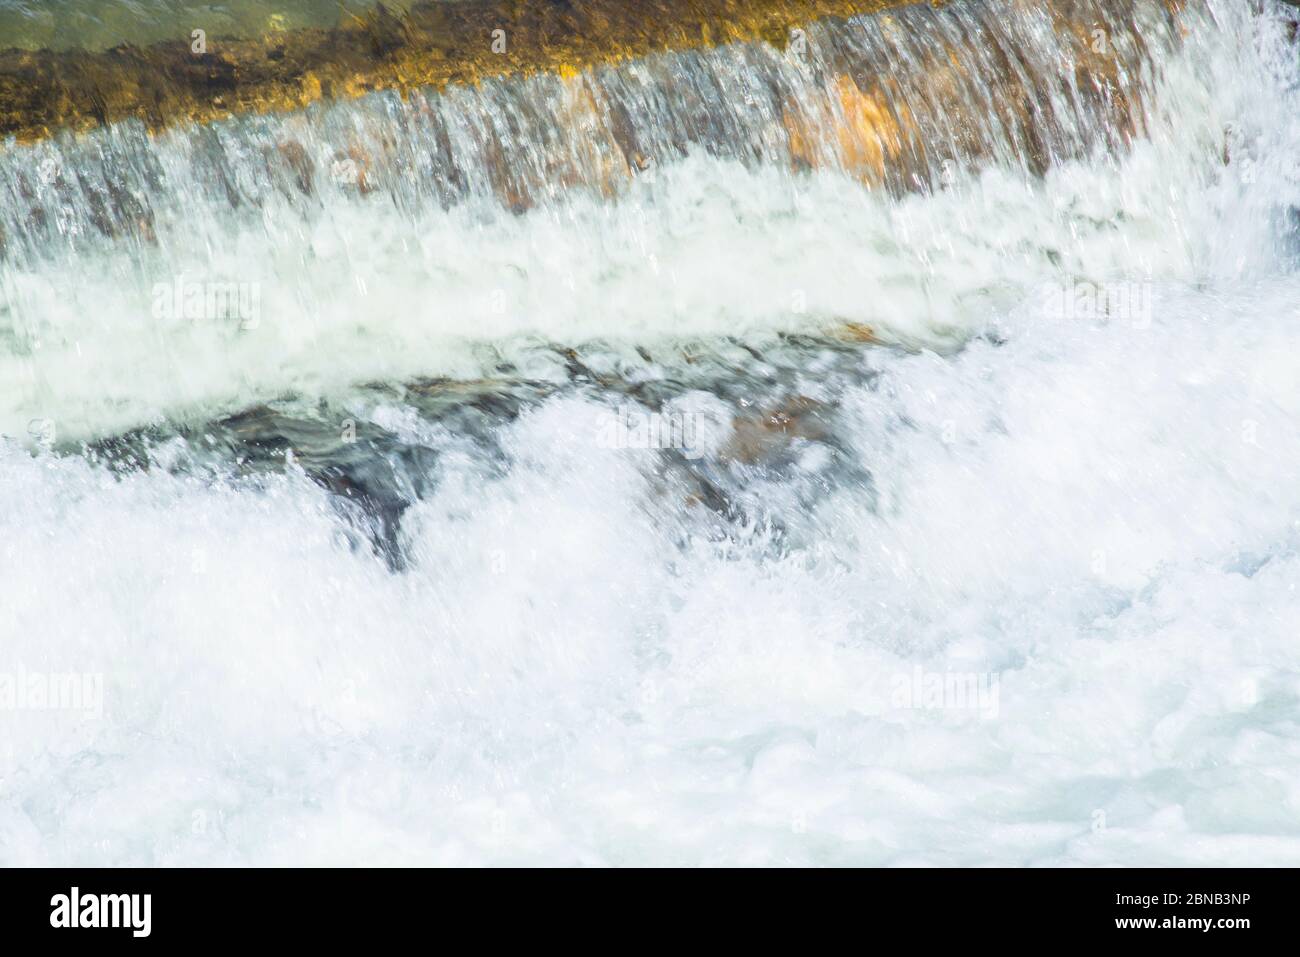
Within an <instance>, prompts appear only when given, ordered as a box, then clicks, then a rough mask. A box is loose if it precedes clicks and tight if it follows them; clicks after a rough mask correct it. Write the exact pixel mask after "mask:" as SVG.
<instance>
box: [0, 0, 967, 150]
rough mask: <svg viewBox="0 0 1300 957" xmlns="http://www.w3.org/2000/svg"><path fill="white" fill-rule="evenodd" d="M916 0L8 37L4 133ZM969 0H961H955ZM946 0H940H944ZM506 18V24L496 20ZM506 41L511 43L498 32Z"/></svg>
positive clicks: (216, 105) (365, 84)
mask: <svg viewBox="0 0 1300 957" xmlns="http://www.w3.org/2000/svg"><path fill="white" fill-rule="evenodd" d="M905 2H907V0H639V2H628V0H568V2H566V3H563V4H551V3H524V2H521V0H467V2H459V3H443V2H436V0H424V2H420V3H417V4H415V5H414V6H412V7H411V9H410V10H409V11H408V12H406V13H404V14H401V15H398V14H394V13H392V12H390V11H388V10H386V9H385V8H384V7H382V6H379V7H377V8H376V9H374V10H372V11H371V12H370V13H369V14H367V15H366V16H364V17H360V18H355V19H354V21H353V22H350V23H348V24H346V25H344V26H340V27H336V28H334V29H329V30H325V29H319V28H306V29H301V30H293V31H280V30H272V31H268V33H267V34H266V35H265V36H263V37H259V38H245V39H237V38H230V39H223V38H220V37H209V38H208V40H207V51H206V52H205V53H203V54H196V53H194V52H192V50H191V47H190V40H189V37H188V36H186V37H183V38H177V40H176V41H174V42H165V43H158V44H154V45H151V46H148V47H135V46H131V45H129V44H124V45H122V46H118V47H114V48H113V49H110V50H106V51H103V52H86V51H81V50H68V51H49V50H38V51H30V50H5V51H0V136H15V137H17V138H18V139H19V140H22V141H29V140H36V139H42V138H45V137H47V136H50V135H52V134H53V133H54V132H55V131H57V130H59V129H62V128H70V129H73V130H87V129H93V128H95V127H97V126H102V125H105V124H108V123H113V122H118V121H121V120H126V119H138V120H141V121H143V122H144V123H145V124H146V125H147V126H149V127H150V128H151V129H157V128H160V127H163V126H166V125H168V124H172V123H176V122H181V121H185V120H193V121H197V122H206V121H210V120H214V119H219V118H222V117H226V116H229V115H231V114H234V113H244V112H269V111H274V110H292V109H297V108H301V107H303V106H305V105H307V104H309V103H311V102H314V101H316V100H319V99H322V98H334V97H357V96H361V95H364V94H365V93H369V92H372V91H374V90H382V89H395V90H399V91H401V92H402V93H403V94H406V93H408V92H410V91H411V90H414V89H418V88H421V87H433V88H435V89H440V88H442V87H445V86H447V85H448V84H453V83H471V84H472V83H478V82H480V81H482V80H483V79H485V78H487V77H493V76H509V75H521V74H522V75H527V74H532V73H538V72H548V73H560V72H566V73H570V74H576V73H580V72H582V71H584V70H586V69H588V68H589V67H591V66H593V65H596V64H601V63H612V62H619V61H622V60H627V59H631V58H634V57H640V56H645V55H647V54H649V53H653V52H656V51H660V50H668V49H682V48H689V47H699V46H709V45H713V44H716V43H722V42H732V41H741V40H745V41H757V40H762V39H768V40H771V39H773V38H776V39H778V40H780V39H782V38H788V37H789V36H790V33H791V31H792V30H793V29H795V28H796V27H801V26H806V25H807V24H809V23H811V22H812V21H814V20H818V19H821V18H826V17H847V16H852V15H855V14H860V13H870V12H874V11H877V10H880V9H884V8H887V7H891V6H901V5H903V4H904V3H905ZM955 2H960V0H955ZM936 5H941V3H938V2H937V3H936ZM496 31H504V32H503V33H496ZM495 40H501V41H504V50H502V49H500V43H497V44H496V47H497V49H496V50H494V41H495Z"/></svg>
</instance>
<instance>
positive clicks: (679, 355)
mask: <svg viewBox="0 0 1300 957" xmlns="http://www.w3.org/2000/svg"><path fill="white" fill-rule="evenodd" d="M1291 9H1292V8H1290V7H1289V6H1287V5H1284V4H1283V3H1281V2H1280V0H1264V2H1262V3H1259V4H1244V3H1231V2H1226V0H1119V2H1103V0H956V2H953V3H950V4H947V5H944V6H939V7H932V6H930V5H927V4H917V5H910V6H903V7H899V8H897V9H892V10H889V11H883V12H880V13H875V14H870V15H862V16H858V17H852V18H848V19H836V18H828V19H824V20H819V21H817V22H814V23H810V24H808V25H807V27H806V29H803V30H802V31H800V32H797V33H794V34H790V35H789V36H787V37H785V38H784V42H783V44H778V45H774V44H771V43H767V42H758V41H755V42H737V43H726V44H721V45H717V46H701V47H697V48H691V49H680V50H671V51H663V52H657V53H653V54H651V55H648V56H642V57H636V58H634V59H630V60H617V61H612V62H610V63H607V64H601V65H597V66H594V67H591V68H585V69H582V70H573V71H565V72H563V73H562V74H561V73H554V72H549V73H548V72H540V73H536V74H533V75H529V76H502V77H495V78H491V77H490V78H486V79H484V80H483V81H482V82H480V83H478V84H476V85H456V84H452V85H449V86H447V87H446V88H444V89H439V90H434V89H421V90H414V91H410V90H408V91H404V92H398V91H396V90H388V91H378V92H373V93H369V94H367V95H365V96H363V97H360V98H357V99H340V100H335V101H330V100H327V99H323V100H321V101H320V102H318V103H315V104H313V105H311V106H309V107H307V108H305V109H303V110H299V111H294V112H272V113H268V114H265V115H254V114H245V115H239V116H236V117H233V118H230V119H222V120H217V121H214V122H210V123H203V124H192V123H176V124H174V125H171V126H168V127H167V128H164V129H157V130H149V129H146V128H145V126H144V125H143V123H141V122H140V121H138V120H126V121H123V122H119V123H114V124H110V125H108V126H105V127H104V128H101V129H96V130H93V131H90V132H84V131H83V132H77V133H73V132H70V131H63V132H56V133H55V134H54V135H52V136H50V137H48V138H46V139H43V140H39V141H35V142H22V143H19V142H17V141H10V142H8V143H5V144H0V503H2V504H0V588H2V589H3V593H4V596H5V604H4V608H3V610H0V676H3V675H5V674H11V673H14V672H15V670H16V669H18V668H19V667H21V668H23V669H26V670H27V671H42V670H43V671H44V672H55V671H66V672H76V673H78V674H80V673H87V674H94V675H99V676H100V677H101V678H102V680H103V695H104V697H103V708H102V714H99V715H96V716H94V717H93V720H87V719H86V716H85V715H83V714H77V713H58V714H55V713H49V712H42V711H22V710H21V709H19V710H16V711H15V712H14V713H13V714H11V715H9V716H8V717H9V718H12V719H13V720H12V721H11V722H10V729H9V730H7V731H6V732H5V736H4V737H3V738H0V860H5V861H11V862H29V863H55V862H68V861H75V862H79V863H119V862H131V863H175V862H193V863H209V862H210V863H237V862H256V863H266V862H277V863H278V862H299V863H301V862H305V861H309V860H318V859H328V860H332V861H334V860H337V861H356V860H365V861H384V862H397V861H421V862H430V861H436V862H442V863H461V862H480V861H517V862H525V861H537V860H550V861H555V860H564V861H574V862H578V861H586V862H600V863H622V862H653V863H666V862H688V861H689V862H712V863H755V862H764V861H774V860H794V861H800V862H819V863H847V862H859V863H918V862H924V863H977V862H987V861H989V860H994V861H996V862H1000V863H1031V862H1032V863H1056V864H1063V863H1071V864H1077V863H1198V862H1199V863H1226V862H1239V863H1240V862H1249V863H1252V864H1255V863H1268V862H1284V861H1285V862H1292V863H1294V862H1295V861H1297V860H1300V834H1298V833H1297V832H1296V830H1295V826H1294V821H1295V820H1296V812H1298V811H1300V784H1298V781H1300V778H1297V775H1296V771H1295V768H1296V758H1295V751H1294V748H1295V745H1294V727H1295V723H1296V721H1297V720H1300V689H1298V688H1297V686H1296V684H1295V681H1294V667H1293V664H1291V662H1293V660H1294V655H1293V645H1294V635H1293V634H1292V631H1293V627H1291V626H1288V624H1287V622H1288V621H1292V622H1293V621H1294V620H1295V619H1296V617H1297V616H1298V615H1300V595H1298V594H1297V593H1296V586H1295V582H1296V580H1297V573H1298V572H1300V538H1298V537H1297V529H1300V501H1298V500H1297V499H1296V496H1295V492H1294V490H1295V488H1297V487H1300V485H1298V484H1297V479H1300V451H1298V450H1297V449H1296V447H1295V436H1296V434H1297V429H1296V426H1297V424H1298V423H1300V391H1298V390H1297V385H1296V383H1297V381H1300V379H1298V377H1297V376H1296V366H1295V363H1296V356H1297V354H1298V352H1300V350H1297V348H1296V335H1297V333H1296V328H1297V322H1300V316H1297V314H1296V308H1297V305H1296V304H1297V302H1300V279H1298V278H1297V270H1296V267H1297V263H1298V262H1300V213H1298V212H1297V209H1300V169H1297V165H1296V159H1295V158H1296V156H1297V155H1300V151H1298V150H1300V123H1298V122H1297V115H1298V113H1300V111H1298V110H1297V106H1300V68H1298V66H1297V52H1296V51H1297V48H1296V46H1295V45H1294V39H1293V37H1292V38H1289V37H1288V29H1287V24H1288V22H1289V20H1293V19H1294V15H1293V14H1292V13H1291ZM0 45H2V44H0ZM952 674H959V675H978V676H981V677H982V678H983V679H988V680H985V682H984V684H982V685H980V687H981V688H984V689H985V691H986V692H988V694H986V695H985V697H983V698H980V699H979V700H978V701H977V702H976V703H975V705H973V706H971V707H966V708H964V709H963V708H956V709H946V708H930V707H928V706H925V705H924V704H923V703H921V702H919V701H917V700H914V694H913V692H914V689H923V688H924V687H925V686H926V681H927V680H928V678H929V677H931V676H933V675H940V676H942V675H952ZM3 691H4V686H3V683H2V682H0V704H3V700H4V699H3ZM900 695H902V696H903V697H906V698H907V700H906V701H905V702H904V701H901V699H900ZM142 741H147V742H148V743H147V744H142V743H141V742H142ZM1098 811H1102V812H1104V813H1103V817H1104V819H1105V820H1106V821H1107V822H1108V823H1107V826H1106V828H1103V829H1101V830H1099V829H1098V828H1097V827H1096V820H1097V817H1096V815H1097V813H1098ZM105 816H107V817H108V818H111V819H112V820H113V821H115V822H116V823H115V825H114V827H113V828H111V829H110V833H108V835H107V836H106V837H103V838H101V839H98V840H96V841H95V842H93V843H92V842H91V841H90V840H89V839H88V838H89V835H91V834H92V833H93V834H96V835H99V834H101V833H102V831H99V830H96V828H97V827H99V826H101V824H102V821H103V820H104V819H105ZM92 818H94V820H95V821H97V822H100V823H99V824H96V825H94V826H92V824H91V819H92ZM197 821H202V822H203V826H202V827H199V826H197V824H196V823H195V822H197ZM702 822H707V825H708V826H707V827H703V825H702ZM792 822H794V823H792ZM705 831H707V832H708V833H705ZM325 834H329V835H331V836H332V837H331V839H330V841H329V842H328V850H322V849H321V848H322V847H324V844H325V842H323V841H322V836H323V835H325ZM1169 834H1175V835H1180V836H1182V837H1185V838H1186V840H1175V841H1172V842H1171V841H1169V840H1166V839H1165V838H1162V835H1164V836H1166V837H1167V835H1169Z"/></svg>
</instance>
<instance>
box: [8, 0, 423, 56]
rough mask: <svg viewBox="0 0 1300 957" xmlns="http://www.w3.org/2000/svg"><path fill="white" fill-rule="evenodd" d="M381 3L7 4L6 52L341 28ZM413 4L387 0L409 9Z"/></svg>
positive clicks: (35, 0) (174, 0) (96, 0)
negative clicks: (197, 34) (201, 34)
mask: <svg viewBox="0 0 1300 957" xmlns="http://www.w3.org/2000/svg"><path fill="white" fill-rule="evenodd" d="M375 2H376V0H225V2H223V3H203V2H200V0H0V49H5V48H8V47H19V48H22V49H28V50H39V49H67V48H69V47H84V48H85V49H89V50H104V49H107V48H109V47H113V46H117V45H118V44H121V43H133V44H138V45H145V44H150V43H157V42H159V41H162V40H176V39H189V37H190V36H191V34H192V32H193V31H194V30H203V31H204V32H205V33H206V34H207V36H209V37H218V36H239V37H252V36H261V35H264V34H266V33H271V32H276V31H280V30H294V29H300V28H302V27H333V26H338V25H339V24H340V23H345V22H347V20H348V19H349V18H350V17H353V16H356V15H358V14H360V13H363V12H364V11H366V10H367V9H369V8H372V7H373V6H374V5H375ZM412 2H413V0H385V6H387V7H388V8H389V9H391V10H405V9H407V8H408V7H409V6H410V5H411V3H412Z"/></svg>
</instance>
